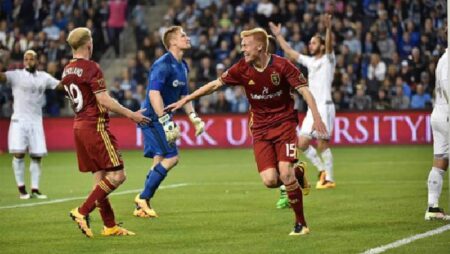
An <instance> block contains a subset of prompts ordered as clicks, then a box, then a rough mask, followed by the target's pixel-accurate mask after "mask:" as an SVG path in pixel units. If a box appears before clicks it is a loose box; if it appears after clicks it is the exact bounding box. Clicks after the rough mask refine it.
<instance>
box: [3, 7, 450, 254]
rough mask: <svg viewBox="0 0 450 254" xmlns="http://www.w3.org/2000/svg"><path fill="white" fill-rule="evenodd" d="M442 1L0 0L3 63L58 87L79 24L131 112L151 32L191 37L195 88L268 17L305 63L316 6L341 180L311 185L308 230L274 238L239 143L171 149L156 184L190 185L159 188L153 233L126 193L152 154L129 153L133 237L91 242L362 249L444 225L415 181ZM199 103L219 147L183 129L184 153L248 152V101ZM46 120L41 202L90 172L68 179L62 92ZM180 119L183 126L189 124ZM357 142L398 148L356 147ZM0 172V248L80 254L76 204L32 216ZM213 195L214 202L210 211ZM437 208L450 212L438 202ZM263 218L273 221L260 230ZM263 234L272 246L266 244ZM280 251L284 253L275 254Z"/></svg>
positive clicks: (443, 238)
mask: <svg viewBox="0 0 450 254" xmlns="http://www.w3.org/2000/svg"><path fill="white" fill-rule="evenodd" d="M446 4H447V3H446V1H430V0H411V1H409V0H385V1H381V0H361V1H356V0H355V1H351V0H350V1H340V0H335V1H325V0H315V1H314V0H311V1H306V0H271V1H268V0H264V1H254V0H243V1H237V0H172V1H159V0H153V1H152V0H148V1H137V0H130V1H112V0H111V1H107V0H103V1H102V0H54V1H48V0H42V1H32V0H15V1H13V0H2V1H1V3H0V60H1V61H0V69H1V70H2V71H6V70H9V69H14V68H21V67H22V57H23V52H25V50H27V49H30V48H31V49H34V50H35V51H36V52H38V54H39V56H40V57H39V65H38V68H39V69H40V70H46V71H47V72H49V73H51V74H52V75H54V76H55V77H57V78H60V76H61V71H62V68H63V67H64V65H65V64H66V63H67V62H68V60H69V59H70V57H71V52H70V49H69V48H68V46H67V44H66V43H65V38H66V36H67V34H68V31H70V30H71V29H72V28H74V27H77V26H87V27H89V28H90V29H91V30H92V31H93V37H94V43H95V49H94V60H96V61H99V63H100V64H101V66H102V68H103V70H104V73H105V77H106V80H107V85H108V88H109V90H110V93H111V95H112V96H113V97H114V98H116V99H117V100H118V101H119V102H120V103H122V104H123V105H125V106H126V107H128V108H130V109H133V110H135V109H138V108H139V107H140V104H141V103H142V101H143V98H144V96H145V85H146V77H147V74H148V70H149V67H151V65H152V62H153V61H154V60H155V59H157V58H158V57H159V56H161V55H162V54H163V53H164V52H165V51H164V48H163V46H162V44H161V42H160V36H161V34H162V33H163V31H164V29H165V28H167V27H168V26H170V25H174V24H176V25H182V26H183V27H184V28H185V30H186V32H187V33H188V35H189V36H190V37H191V41H192V45H193V49H192V50H190V51H189V52H187V54H186V60H187V62H188V63H189V67H190V73H189V76H190V77H189V78H190V83H189V87H190V89H191V90H194V89H196V88H198V87H199V86H201V85H203V84H205V83H206V82H207V81H209V80H212V79H214V78H215V77H217V76H218V75H220V74H221V73H222V72H223V71H224V70H225V69H226V68H227V67H229V66H231V65H232V64H233V63H234V62H236V60H237V59H239V57H240V54H239V36H238V35H239V32H240V31H241V30H243V29H248V28H252V27H255V26H262V27H266V25H267V22H268V21H275V22H280V23H282V24H283V27H284V28H283V34H284V35H285V37H286V38H287V40H288V41H289V42H290V44H291V45H292V46H293V47H294V48H295V49H296V50H297V51H299V52H302V53H304V54H308V49H307V44H308V40H309V39H310V37H311V36H312V35H313V34H315V33H321V34H323V33H324V27H323V25H322V23H321V20H322V18H323V13H332V14H333V16H334V23H333V40H334V45H335V46H334V50H335V53H336V57H337V66H336V75H335V77H334V81H333V101H334V103H335V105H336V108H337V110H338V113H337V119H336V129H335V131H334V133H333V134H334V135H333V142H334V143H335V144H336V145H341V144H343V145H346V146H348V145H351V147H340V148H336V149H335V154H336V159H335V160H336V166H335V167H336V175H337V181H338V184H340V185H339V186H338V188H337V189H336V191H335V193H331V192H330V193H323V192H319V193H318V192H313V193H312V196H311V198H307V199H306V200H305V207H306V209H307V210H306V213H307V216H308V218H309V219H310V221H311V223H312V226H311V227H312V230H313V232H314V234H316V235H315V236H313V237H311V238H309V239H307V240H304V241H303V242H301V244H298V243H296V242H294V241H292V240H287V242H285V241H286V239H285V238H286V237H285V236H284V234H285V233H287V232H284V231H286V230H288V228H286V221H288V220H289V219H290V217H289V219H288V220H286V217H288V215H287V214H288V213H289V211H287V212H283V211H274V210H275V209H273V210H272V209H271V208H272V207H274V202H275V201H276V198H277V196H276V193H275V192H272V191H269V190H265V189H263V188H262V187H261V186H260V183H259V179H258V177H257V175H256V173H255V170H254V167H255V165H254V163H253V164H252V163H251V162H252V160H253V158H252V155H251V152H250V151H249V150H248V149H244V150H241V149H234V150H222V149H217V150H210V149H209V150H194V151H183V150H182V151H181V153H182V156H183V158H182V162H181V164H180V168H179V170H177V171H175V172H174V173H173V174H172V173H171V174H172V176H171V177H169V178H168V181H167V187H168V188H171V187H170V186H172V185H174V186H176V185H177V184H186V185H189V184H190V185H191V187H187V188H186V189H184V190H183V195H180V194H179V191H180V190H177V189H176V188H175V189H173V190H170V189H168V190H161V193H160V195H161V196H160V197H159V200H156V201H155V202H156V205H157V206H158V208H159V210H158V211H161V212H162V214H163V215H165V216H166V217H165V220H161V221H160V222H151V223H153V224H152V225H148V224H145V223H142V222H139V221H134V220H133V218H131V216H130V212H129V210H130V209H129V208H130V207H129V206H130V204H129V201H130V200H131V199H132V196H133V195H134V194H128V195H127V191H128V192H131V193H135V192H136V189H137V188H140V187H141V185H142V183H141V182H142V179H143V177H144V175H145V174H146V171H147V168H148V161H147V160H145V159H144V158H142V156H141V153H140V152H132V151H126V152H124V157H125V161H126V163H127V164H126V165H127V167H128V172H129V178H128V179H129V180H128V181H127V183H126V184H125V185H124V186H123V190H124V194H123V195H122V194H121V196H117V197H114V199H115V200H117V202H116V203H115V204H117V205H116V206H117V208H116V209H117V210H118V217H119V218H120V219H123V220H124V221H125V222H126V223H127V225H129V226H130V228H132V229H135V230H136V231H138V233H140V234H141V235H142V238H137V240H130V241H128V242H127V248H126V247H123V246H122V244H121V242H120V240H117V239H115V240H112V241H111V242H110V243H108V242H107V241H100V242H96V243H93V245H94V247H96V248H99V249H102V250H103V249H104V250H110V251H111V250H115V251H117V252H118V253H136V251H143V252H145V251H148V250H151V251H152V252H157V253H158V252H160V253H171V252H173V253H190V252H197V253H212V252H215V253H225V252H229V251H230V249H229V248H232V250H233V252H236V253H238V252H240V253H290V252H293V251H302V252H305V253H357V252H362V251H364V250H367V249H369V248H372V247H376V246H380V245H383V244H387V243H390V242H393V241H395V240H398V239H401V238H404V237H408V236H411V235H414V234H417V233H421V232H425V231H427V230H430V229H434V228H437V227H439V226H441V224H439V223H431V224H427V223H425V222H423V211H424V209H425V205H424V204H426V197H425V196H426V185H425V180H426V173H427V171H428V169H429V167H430V163H431V159H432V151H431V146H430V145H429V144H431V140H432V139H431V138H432V137H431V132H430V124H429V114H430V112H431V106H432V103H433V90H434V83H435V78H434V70H435V67H436V64H437V60H438V59H439V57H440V56H441V55H442V54H443V53H444V51H445V47H446V46H445V45H447V37H446V33H445V24H446V16H447V13H446ZM125 6H126V8H124V7H125ZM277 54H280V55H282V52H281V51H278V52H277ZM299 67H300V68H302V67H301V66H299ZM302 70H303V71H304V72H305V73H306V74H307V71H306V69H304V68H303V69H302ZM12 99H13V98H12V96H11V89H10V88H9V87H8V86H0V151H3V152H6V150H7V149H6V148H7V146H6V141H7V139H6V137H7V130H8V125H9V116H10V115H11V113H12V107H11V106H12ZM195 107H196V109H197V111H198V112H199V113H200V115H201V116H202V118H203V119H205V120H206V121H207V122H209V121H212V122H213V123H211V126H213V127H210V129H208V133H210V135H211V139H213V140H215V141H217V140H218V139H220V138H222V139H223V140H222V141H220V142H223V143H220V142H219V141H217V142H218V143H220V145H214V144H211V142H209V140H208V139H207V138H203V139H200V140H198V139H196V138H195V137H194V135H193V133H192V130H188V129H184V131H185V136H184V137H183V138H182V139H181V141H180V145H181V147H182V148H189V147H207V148H211V147H217V148H224V147H228V148H229V147H244V148H247V147H249V145H250V142H251V140H250V137H249V136H248V133H247V132H245V130H246V128H245V125H246V115H245V114H244V113H245V112H246V111H247V109H248V103H247V101H246V100H245V96H244V94H243V91H242V90H241V89H240V88H224V89H223V90H221V91H218V92H217V93H215V94H214V95H211V96H207V97H204V98H202V99H200V100H199V101H197V102H195ZM296 108H297V109H298V110H299V111H300V112H304V111H305V103H304V102H303V101H302V100H301V98H299V97H298V96H297V97H296ZM43 111H44V115H45V118H44V125H45V129H46V134H47V137H46V138H47V142H48V145H49V148H50V155H49V156H48V157H47V158H45V159H44V164H43V170H44V173H43V186H45V190H46V192H47V193H48V194H49V195H50V198H51V199H52V200H53V199H55V200H59V199H66V198H67V197H69V199H70V198H73V197H77V196H84V195H85V194H86V193H85V191H86V190H88V189H89V185H90V184H91V183H90V179H89V178H88V176H85V175H82V176H80V174H79V173H78V172H76V168H75V165H76V162H75V155H74V154H73V152H72V151H71V149H70V148H71V144H72V143H71V142H72V140H71V139H72V134H71V116H72V115H73V112H72V111H71V109H70V107H69V105H68V102H67V100H65V99H64V95H63V94H61V93H60V92H58V91H46V104H45V105H44V106H43ZM302 117H303V114H302V113H300V115H299V118H300V119H301V118H302ZM176 119H177V122H178V123H179V124H180V125H181V126H182V127H183V126H186V127H187V122H186V118H184V116H182V115H179V116H177V117H176ZM112 121H113V133H114V134H116V135H118V136H119V139H120V141H119V144H120V145H121V146H122V148H125V149H140V147H141V145H142V144H141V143H140V140H139V131H138V130H137V129H136V128H135V126H134V125H133V124H130V123H128V122H125V120H124V119H122V118H114V119H113V120H112ZM185 123H186V124H185ZM227 135H229V136H227ZM224 137H225V138H224ZM230 137H231V138H230ZM230 140H231V141H230ZM190 141H192V142H190ZM361 144H368V145H370V144H375V145H380V144H384V145H399V144H403V145H408V146H373V147H367V146H363V147H360V146H357V145H361ZM413 144H418V145H419V146H411V145H413ZM55 150H68V152H56V151H55ZM224 155H225V156H224ZM230 158H232V159H233V160H235V162H233V161H232V160H230ZM201 161H204V162H203V163H201ZM0 165H1V169H2V172H3V173H2V179H1V186H3V187H4V188H3V187H2V190H1V192H0V193H1V198H0V215H1V216H2V217H3V218H4V219H3V220H2V221H3V222H2V223H1V225H3V227H0V232H2V233H4V234H2V235H5V237H4V238H3V239H0V245H1V246H3V247H2V251H0V252H3V251H4V252H5V253H51V252H52V250H53V252H55V253H74V252H79V251H82V250H84V249H85V248H88V246H89V245H88V243H84V242H82V243H80V236H79V235H77V234H78V232H75V230H74V229H73V228H71V226H73V225H69V224H70V222H68V219H67V218H65V217H67V216H66V214H65V212H66V210H67V211H68V209H70V208H72V206H73V205H75V203H76V202H78V201H75V202H74V201H70V200H69V201H67V202H71V203H70V204H65V203H63V202H62V203H61V204H59V203H58V202H57V204H56V205H42V206H38V207H34V205H33V204H34V202H35V201H30V203H26V202H28V201H26V202H24V203H19V202H18V201H17V199H16V189H15V187H14V184H13V182H14V181H13V176H12V172H11V171H12V170H10V168H9V165H10V157H9V156H8V155H7V154H3V155H1V154H0ZM61 169H64V170H61ZM313 172H314V171H313ZM313 177H314V176H313ZM313 179H314V178H313ZM380 181H381V182H380ZM74 182H82V183H83V184H81V185H76V184H75V183H74ZM201 183H203V184H204V185H202V184H201ZM192 186H193V187H192ZM205 186H213V188H212V189H209V188H205ZM381 186H382V187H381ZM133 190H134V191H135V192H133ZM446 191H448V189H447V186H445V188H444V190H443V192H444V193H445V192H446ZM392 193H395V194H396V195H393V194H392ZM443 196H446V195H443ZM217 199H222V200H223V202H222V203H223V204H220V205H217V206H212V205H211V202H215V201H216V200H217ZM64 202H66V201H64ZM442 202H443V204H446V202H447V197H444V199H443V200H442ZM24 204H25V205H27V204H29V205H31V206H30V207H27V206H23V205H24ZM179 204H183V205H182V206H183V207H182V208H180V207H179ZM17 205H18V206H17ZM189 205H193V206H194V207H195V208H192V206H189ZM16 206H17V207H16ZM330 207H332V208H333V209H332V210H330V209H331V208H330ZM397 208H398V209H397ZM247 210H248V211H249V212H247ZM11 211H14V212H11ZM30 211H31V212H30ZM327 211H328V212H327ZM405 211H407V212H405ZM254 213H257V214H258V215H257V218H254V216H255V215H254ZM276 213H278V214H282V215H277V214H276ZM61 214H63V215H61ZM180 214H187V215H188V216H189V219H188V220H183V219H181V218H180V217H182V216H180ZM211 214H214V216H212V217H211V216H210V215H211ZM330 214H332V216H331V217H329V216H330ZM289 216H290V215H289ZM253 219H254V220H253ZM249 221H251V222H250V223H249ZM263 222H266V223H267V225H266V226H267V227H268V228H266V227H263V226H261V225H260V224H262V223H263ZM94 224H95V225H96V226H99V225H97V224H99V219H98V218H97V221H96V222H95V218H94ZM175 225H176V226H175ZM330 225H331V226H330ZM211 227H212V228H211ZM149 228H151V230H149ZM11 230H12V231H11ZM154 230H156V232H158V233H159V234H155V233H154V232H155V231H154ZM178 230H179V231H180V232H181V235H179V236H177V237H175V238H174V236H173V232H174V231H178ZM148 231H151V232H148ZM274 231H275V232H277V234H278V235H277V236H274V235H273V234H274V233H273V232H274ZM11 232H13V233H11ZM55 232H56V236H55ZM280 232H281V233H280ZM314 234H312V235H314ZM58 236H64V237H63V239H62V241H61V242H60V243H56V241H59V240H61V239H60V238H58ZM449 236H450V235H449V233H448V232H446V233H445V234H442V235H440V236H437V237H434V238H432V240H421V241H419V242H416V243H414V244H411V245H409V247H404V248H400V249H397V252H396V253H423V252H425V251H429V250H432V251H434V252H435V253H447V250H448V249H450V246H449V244H448V237H449ZM261 237H262V238H267V239H271V240H267V241H265V242H261V240H260V239H261ZM24 239H26V240H27V241H26V243H24V242H23V240H24ZM31 239H34V240H32V241H30V240H31ZM244 239H245V240H244ZM436 239H437V240H436ZM83 240H84V239H83ZM147 240H149V241H150V242H151V243H152V244H153V245H152V246H150V247H148V248H149V249H146V248H144V247H142V245H143V244H144V245H146V244H148V242H147ZM350 241H355V243H354V244H349V242H350ZM280 242H283V243H285V245H283V246H280ZM324 243H327V244H324ZM91 244H92V243H91ZM110 244H112V245H110ZM19 246H22V247H19ZM249 246H255V247H253V248H250V247H249ZM129 248H131V249H129ZM92 252H99V253H100V252H101V251H99V250H96V251H92Z"/></svg>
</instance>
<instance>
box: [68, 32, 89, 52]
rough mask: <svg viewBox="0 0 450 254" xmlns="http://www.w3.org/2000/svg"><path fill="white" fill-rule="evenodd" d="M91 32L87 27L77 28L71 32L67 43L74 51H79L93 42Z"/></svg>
mask: <svg viewBox="0 0 450 254" xmlns="http://www.w3.org/2000/svg"><path fill="white" fill-rule="evenodd" d="M91 38H92V36H91V30H89V28H87V27H77V28H75V29H73V30H72V31H70V33H69V35H68V36H67V43H69V46H70V47H71V48H72V50H77V49H78V48H80V47H82V46H84V45H86V43H88V42H89V41H90V40H91Z"/></svg>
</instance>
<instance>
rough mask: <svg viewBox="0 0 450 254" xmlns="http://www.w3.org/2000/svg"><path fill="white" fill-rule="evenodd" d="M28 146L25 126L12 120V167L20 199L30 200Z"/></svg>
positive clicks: (10, 126) (9, 133)
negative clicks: (26, 155)
mask: <svg viewBox="0 0 450 254" xmlns="http://www.w3.org/2000/svg"><path fill="white" fill-rule="evenodd" d="M27 146H28V142H27V137H26V130H25V129H24V126H23V124H22V123H21V122H19V120H11V124H10V125H9V132H8V148H9V152H10V153H11V154H13V159H12V167H13V170H14V177H15V179H16V184H17V188H18V189H19V198H20V199H29V198H30V194H28V192H27V191H26V187H25V152H26V150H27Z"/></svg>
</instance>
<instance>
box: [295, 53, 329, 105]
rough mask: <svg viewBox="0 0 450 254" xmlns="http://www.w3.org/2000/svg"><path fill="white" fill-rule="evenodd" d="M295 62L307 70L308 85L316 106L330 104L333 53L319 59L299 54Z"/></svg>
mask: <svg viewBox="0 0 450 254" xmlns="http://www.w3.org/2000/svg"><path fill="white" fill-rule="evenodd" d="M297 62H298V63H299V64H301V65H304V66H306V68H307V69H308V85H309V90H311V93H312V95H313V96H314V99H315V100H316V104H317V105H325V104H327V103H328V104H331V103H332V100H331V83H332V82H333V77H334V70H335V66H336V58H335V56H334V52H332V53H331V54H325V55H323V56H322V57H320V58H315V57H310V56H305V55H302V54H300V55H299V57H298V59H297Z"/></svg>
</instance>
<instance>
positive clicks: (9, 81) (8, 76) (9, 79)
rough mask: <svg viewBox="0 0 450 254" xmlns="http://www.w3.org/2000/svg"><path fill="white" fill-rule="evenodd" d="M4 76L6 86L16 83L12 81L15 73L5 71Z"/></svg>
mask: <svg viewBox="0 0 450 254" xmlns="http://www.w3.org/2000/svg"><path fill="white" fill-rule="evenodd" d="M5 76H6V84H8V85H10V86H13V85H14V84H15V83H16V82H14V79H15V78H16V76H17V71H7V72H5Z"/></svg>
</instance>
